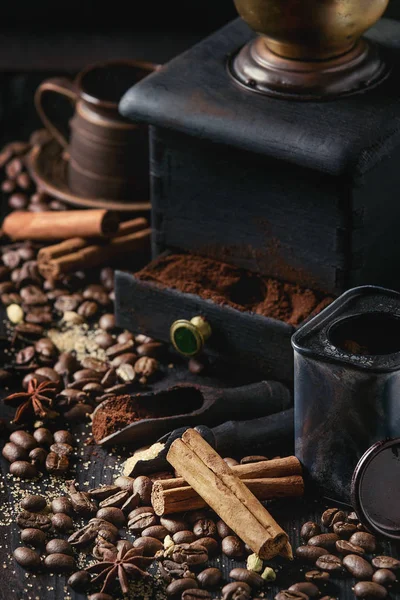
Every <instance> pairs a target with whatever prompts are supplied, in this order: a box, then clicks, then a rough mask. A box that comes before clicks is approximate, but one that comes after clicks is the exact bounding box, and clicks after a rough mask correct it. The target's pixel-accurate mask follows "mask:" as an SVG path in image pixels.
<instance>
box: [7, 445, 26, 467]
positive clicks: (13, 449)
mask: <svg viewBox="0 0 400 600" xmlns="http://www.w3.org/2000/svg"><path fill="white" fill-rule="evenodd" d="M1 453H2V455H3V456H4V458H5V459H6V460H8V462H10V463H13V462H15V461H17V460H18V461H26V460H28V453H27V451H26V450H24V449H23V448H21V446H17V444H14V443H13V442H7V443H6V444H5V445H4V448H3V450H2V452H1Z"/></svg>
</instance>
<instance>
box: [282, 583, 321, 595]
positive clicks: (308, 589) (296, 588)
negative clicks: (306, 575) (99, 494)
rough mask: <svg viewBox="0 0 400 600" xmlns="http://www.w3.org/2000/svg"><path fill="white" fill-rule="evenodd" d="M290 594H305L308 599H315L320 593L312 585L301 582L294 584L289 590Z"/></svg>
mask: <svg viewBox="0 0 400 600" xmlns="http://www.w3.org/2000/svg"><path fill="white" fill-rule="evenodd" d="M289 591H290V592H300V593H301V594H305V595H306V596H308V597H309V598H316V597H317V596H320V595H321V594H320V591H319V589H318V588H317V586H316V585H314V583H311V582H310V581H301V582H299V583H294V584H293V585H291V586H290V588H289Z"/></svg>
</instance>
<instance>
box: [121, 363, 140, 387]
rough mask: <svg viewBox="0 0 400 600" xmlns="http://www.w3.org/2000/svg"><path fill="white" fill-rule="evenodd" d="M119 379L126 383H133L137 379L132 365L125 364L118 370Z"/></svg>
mask: <svg viewBox="0 0 400 600" xmlns="http://www.w3.org/2000/svg"><path fill="white" fill-rule="evenodd" d="M117 375H118V377H119V378H120V379H121V380H122V381H124V382H125V383H132V381H134V380H135V379H136V372H135V369H134V368H133V367H132V365H130V364H124V365H121V366H120V367H118V369H117Z"/></svg>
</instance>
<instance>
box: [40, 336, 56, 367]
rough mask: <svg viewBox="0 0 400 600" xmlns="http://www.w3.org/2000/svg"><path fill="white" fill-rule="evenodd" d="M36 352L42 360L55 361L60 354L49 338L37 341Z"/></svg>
mask: <svg viewBox="0 0 400 600" xmlns="http://www.w3.org/2000/svg"><path fill="white" fill-rule="evenodd" d="M35 350H36V353H37V354H38V355H39V359H40V360H41V361H51V362H54V361H55V360H56V358H57V356H58V350H57V348H56V346H55V345H54V344H53V342H52V341H51V340H50V339H49V338H41V339H39V340H38V341H37V342H36V343H35Z"/></svg>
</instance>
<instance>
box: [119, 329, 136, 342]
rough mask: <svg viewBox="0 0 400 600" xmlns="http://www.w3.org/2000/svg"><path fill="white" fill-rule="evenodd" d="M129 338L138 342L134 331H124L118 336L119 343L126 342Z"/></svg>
mask: <svg viewBox="0 0 400 600" xmlns="http://www.w3.org/2000/svg"><path fill="white" fill-rule="evenodd" d="M128 340H133V341H136V342H137V339H135V336H134V335H133V333H130V331H123V332H122V333H120V334H119V335H118V337H117V342H118V344H124V343H125V342H127V341H128Z"/></svg>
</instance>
